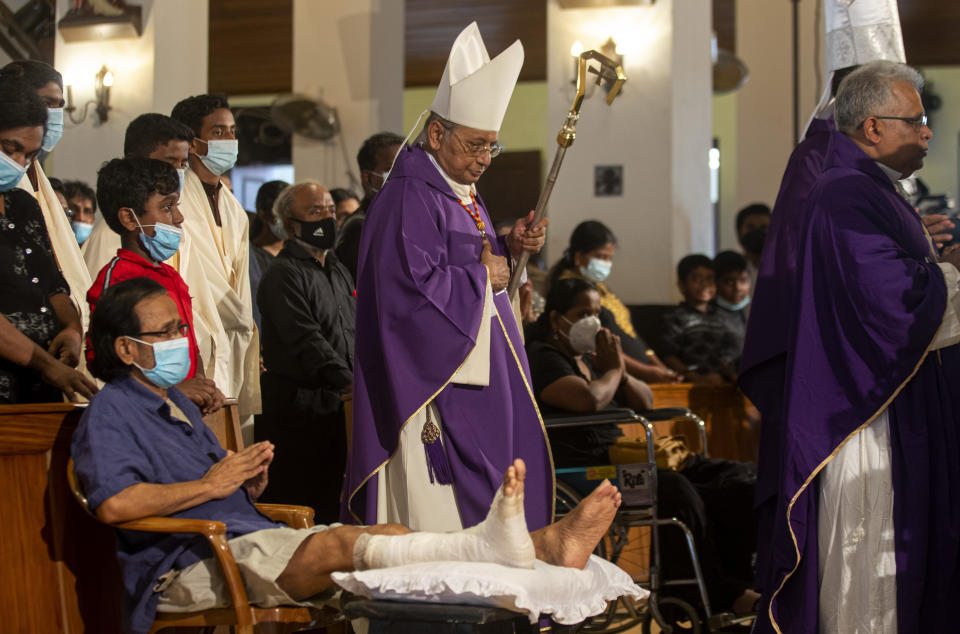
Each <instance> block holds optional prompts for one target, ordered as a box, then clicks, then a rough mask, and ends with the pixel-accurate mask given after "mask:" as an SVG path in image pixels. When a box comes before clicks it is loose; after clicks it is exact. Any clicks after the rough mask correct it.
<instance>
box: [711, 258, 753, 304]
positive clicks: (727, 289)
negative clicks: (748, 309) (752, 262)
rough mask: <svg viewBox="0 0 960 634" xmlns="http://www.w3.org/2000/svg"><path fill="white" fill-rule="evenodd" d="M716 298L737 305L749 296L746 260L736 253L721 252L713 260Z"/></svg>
mask: <svg viewBox="0 0 960 634" xmlns="http://www.w3.org/2000/svg"><path fill="white" fill-rule="evenodd" d="M713 267H714V274H715V275H716V278H717V298H718V299H722V300H723V301H725V302H727V303H728V304H730V305H738V304H740V303H741V302H742V301H743V300H745V299H746V298H747V297H748V296H749V295H750V275H749V274H748V273H747V259H746V258H745V257H743V255H742V254H740V253H737V252H736V251H723V252H721V253H718V254H717V257H715V258H714V259H713Z"/></svg>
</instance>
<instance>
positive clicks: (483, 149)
mask: <svg viewBox="0 0 960 634" xmlns="http://www.w3.org/2000/svg"><path fill="white" fill-rule="evenodd" d="M450 134H451V135H453V136H454V137H456V139H457V141H459V142H460V145H461V146H462V147H463V150H464V152H466V154H467V155H469V156H473V157H478V156H481V155H483V154H486V153H487V152H489V153H490V158H496V157H498V156H500V154H501V153H502V152H503V145H501V144H500V142H499V141H494V142H493V143H491V144H490V145H483V144H482V143H467V142H466V141H464V140H463V139H461V138H460V136H459V135H458V134H457V133H456V132H452V131H451V132H450Z"/></svg>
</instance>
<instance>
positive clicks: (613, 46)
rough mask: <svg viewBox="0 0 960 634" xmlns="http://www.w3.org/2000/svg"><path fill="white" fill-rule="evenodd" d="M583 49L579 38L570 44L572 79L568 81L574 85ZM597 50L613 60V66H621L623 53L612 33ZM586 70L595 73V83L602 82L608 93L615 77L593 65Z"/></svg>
mask: <svg viewBox="0 0 960 634" xmlns="http://www.w3.org/2000/svg"><path fill="white" fill-rule="evenodd" d="M583 51H584V48H583V43H582V42H581V41H580V40H577V41H576V42H574V43H573V45H572V46H570V55H572V56H573V79H572V80H571V81H570V83H571V84H573V85H574V86H575V85H576V84H577V73H578V72H579V71H580V55H582V54H583ZM599 52H600V53H601V54H603V56H604V57H606V58H607V59H609V60H610V61H611V62H615V66H619V67H620V68H623V54H622V53H621V49H620V45H619V44H617V42H616V40H614V39H613V36H612V35H611V36H610V37H608V38H607V41H606V42H604V43H603V46H601V47H600V49H599ZM588 72H591V73H594V74H596V75H597V76H598V77H597V82H596V83H597V84H602V85H603V89H604V91H605V92H606V93H607V94H610V90H611V89H612V88H613V86H614V84H615V83H616V77H615V76H608V75H607V74H604V73H603V72H602V69H601V71H598V70H597V69H595V68H593V67H589V68H588Z"/></svg>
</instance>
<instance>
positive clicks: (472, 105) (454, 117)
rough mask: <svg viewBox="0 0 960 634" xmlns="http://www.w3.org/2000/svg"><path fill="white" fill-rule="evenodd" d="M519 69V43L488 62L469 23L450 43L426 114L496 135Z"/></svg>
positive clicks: (485, 49)
mask: <svg viewBox="0 0 960 634" xmlns="http://www.w3.org/2000/svg"><path fill="white" fill-rule="evenodd" d="M521 66H523V45H522V44H520V40H517V41H516V42H514V43H513V44H511V45H510V46H509V47H508V48H507V49H506V50H504V51H503V52H502V53H500V54H499V55H497V56H496V57H495V58H493V59H492V60H491V59H490V55H488V54H487V47H486V46H484V45H483V38H482V37H480V29H479V28H478V27H477V23H476V22H471V23H470V26H468V27H467V28H465V29H464V30H463V31H461V32H460V35H458V36H457V39H456V40H455V41H454V42H453V48H451V49H450V56H449V57H448V58H447V65H446V66H445V67H444V69H443V76H442V77H441V78H440V85H439V86H438V87H437V94H436V96H435V97H434V98H433V103H432V104H431V105H430V110H432V111H433V112H435V113H437V114H438V115H440V116H441V117H443V118H444V119H446V120H447V121H452V122H453V123H457V124H459V125H462V126H466V127H468V128H475V129H477V130H485V131H492V132H499V131H500V124H501V123H503V115H504V114H505V113H506V111H507V104H509V103H510V96H511V95H513V88H514V86H516V84H517V77H518V76H519V75H520V67H521Z"/></svg>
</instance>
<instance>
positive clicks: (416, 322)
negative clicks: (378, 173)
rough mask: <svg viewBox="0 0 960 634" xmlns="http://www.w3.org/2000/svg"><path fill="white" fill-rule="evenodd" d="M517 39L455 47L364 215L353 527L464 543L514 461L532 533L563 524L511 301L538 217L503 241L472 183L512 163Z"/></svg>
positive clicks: (347, 487)
mask: <svg viewBox="0 0 960 634" xmlns="http://www.w3.org/2000/svg"><path fill="white" fill-rule="evenodd" d="M522 63H523V48H522V46H521V45H520V43H519V42H515V43H514V44H513V45H512V46H510V47H509V48H507V49H506V50H505V51H503V52H502V53H501V54H500V55H498V56H497V57H496V58H494V59H493V60H490V57H489V55H488V54H487V52H486V48H485V47H484V45H483V40H482V38H481V37H480V32H479V29H478V28H477V26H476V24H475V23H474V24H471V25H470V26H468V27H467V28H466V29H465V30H464V31H463V32H462V33H461V34H460V35H459V37H458V38H457V40H456V41H455V42H454V45H453V49H452V51H451V53H450V57H449V59H448V61H447V67H446V69H445V70H444V74H443V77H442V79H441V82H440V87H439V89H438V90H437V94H436V97H435V98H434V101H433V104H432V105H431V107H430V111H431V112H430V116H429V117H428V118H427V121H426V124H425V125H424V127H423V129H422V131H421V132H420V135H419V136H418V137H417V138H416V140H415V142H414V143H413V144H412V145H410V146H403V147H401V149H400V151H399V153H398V155H397V157H396V160H395V162H394V165H393V168H392V169H391V171H390V173H389V176H388V177H387V181H386V183H385V185H384V186H383V188H382V189H381V190H380V193H379V194H378V195H377V197H376V198H375V199H374V200H373V203H372V204H371V205H370V208H369V211H368V213H367V221H366V222H367V224H366V226H365V227H364V231H363V238H362V241H361V245H360V258H359V266H358V273H357V344H356V355H357V356H356V365H355V368H354V381H355V382H354V405H353V411H354V419H353V446H352V450H351V454H350V457H349V461H348V466H347V475H346V481H345V484H344V495H343V505H344V508H343V513H342V517H343V519H344V520H345V521H353V522H362V523H367V524H372V523H374V522H377V521H391V522H402V523H404V524H406V525H409V526H411V527H414V528H416V529H420V530H425V529H430V530H441V531H444V530H456V529H459V528H462V527H469V526H473V525H474V524H476V523H478V522H479V521H480V520H482V519H483V514H484V513H485V508H486V507H487V506H488V505H489V504H490V500H492V499H493V496H494V493H495V492H496V489H497V486H499V485H498V484H497V483H498V481H499V479H500V476H499V473H501V472H502V471H503V470H504V468H506V466H508V465H509V464H510V462H511V461H512V460H513V458H514V457H515V456H520V457H522V458H523V459H524V460H525V461H526V464H527V466H528V471H527V480H526V513H527V515H526V516H527V521H528V524H529V527H530V529H531V530H535V529H537V528H540V527H542V526H545V525H546V524H548V523H549V522H550V520H551V516H552V508H553V495H554V482H553V472H552V460H551V457H550V450H549V446H548V444H547V439H546V434H545V432H544V428H543V424H542V421H541V420H540V415H539V413H538V410H537V406H536V403H535V401H534V397H533V394H532V392H531V391H530V373H529V369H528V367H527V361H526V356H525V354H524V350H523V341H522V339H521V336H520V330H519V328H518V327H517V323H516V321H515V319H514V315H513V310H512V308H511V305H510V299H509V297H508V294H507V293H506V292H505V289H506V286H507V283H508V281H509V277H510V269H511V265H512V263H513V260H514V259H515V258H517V257H519V256H520V254H521V253H523V251H524V250H526V251H529V252H534V253H535V252H538V251H539V250H540V248H541V247H542V246H543V242H544V236H545V225H546V223H545V222H544V223H542V224H540V225H538V226H532V224H531V223H532V212H531V215H528V216H527V217H526V218H521V219H520V220H519V221H517V223H516V224H515V225H514V227H513V230H512V231H511V232H510V234H509V235H507V236H505V237H497V235H496V233H495V231H494V227H493V223H492V222H491V219H490V215H489V214H488V212H487V209H486V207H485V206H484V204H483V201H482V200H481V199H480V198H479V197H478V196H477V194H476V187H475V183H476V182H477V180H479V179H480V177H481V176H482V175H483V173H484V171H486V169H487V168H488V167H489V166H490V161H491V160H493V158H494V157H496V156H497V155H499V154H500V153H501V152H502V151H503V146H501V145H500V143H499V142H498V140H497V138H498V131H499V129H500V125H501V123H502V121H503V115H504V113H505V111H506V107H507V104H508V103H509V101H510V95H511V94H512V93H513V88H514V85H515V84H516V80H517V76H518V74H519V72H520V66H521V65H522Z"/></svg>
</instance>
